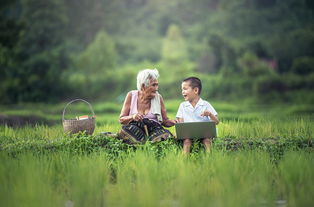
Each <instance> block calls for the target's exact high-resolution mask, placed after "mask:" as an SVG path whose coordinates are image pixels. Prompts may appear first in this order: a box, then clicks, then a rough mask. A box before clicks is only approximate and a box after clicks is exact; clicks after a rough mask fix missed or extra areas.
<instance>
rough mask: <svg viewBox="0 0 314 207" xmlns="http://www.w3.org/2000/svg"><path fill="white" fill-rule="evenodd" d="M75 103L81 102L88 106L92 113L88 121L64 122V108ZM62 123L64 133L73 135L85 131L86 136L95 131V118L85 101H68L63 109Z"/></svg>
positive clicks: (72, 120)
mask: <svg viewBox="0 0 314 207" xmlns="http://www.w3.org/2000/svg"><path fill="white" fill-rule="evenodd" d="M76 101H83V102H85V103H87V104H88V105H89V108H90V110H91V111H92V113H93V116H92V117H88V119H84V120H77V119H70V120H65V119H64V113H65V110H66V108H67V107H68V106H69V105H70V104H71V103H73V102H76ZM62 123H63V128H64V132H66V133H70V134H75V133H78V132H83V131H85V133H86V134H88V135H92V134H93V132H94V130H95V126H96V118H95V113H94V110H93V108H92V106H91V105H90V103H88V102H87V101H85V100H83V99H75V100H73V101H70V102H69V103H68V104H67V105H66V106H65V107H64V109H63V114H62Z"/></svg>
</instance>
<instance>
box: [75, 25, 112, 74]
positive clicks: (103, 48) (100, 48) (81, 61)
mask: <svg viewBox="0 0 314 207" xmlns="http://www.w3.org/2000/svg"><path fill="white" fill-rule="evenodd" d="M115 64H116V51H115V45H114V42H113V40H112V39H111V38H110V36H109V35H108V34H107V33H106V32H104V31H100V32H99V33H97V35H96V37H95V40H94V41H93V42H91V43H90V44H89V45H88V47H87V48H86V50H84V51H83V52H82V53H81V54H80V55H79V56H78V58H77V60H76V61H75V63H74V65H75V66H74V67H75V68H76V70H77V71H79V72H82V73H83V74H84V76H99V73H104V72H106V71H109V70H112V69H114V68H115Z"/></svg>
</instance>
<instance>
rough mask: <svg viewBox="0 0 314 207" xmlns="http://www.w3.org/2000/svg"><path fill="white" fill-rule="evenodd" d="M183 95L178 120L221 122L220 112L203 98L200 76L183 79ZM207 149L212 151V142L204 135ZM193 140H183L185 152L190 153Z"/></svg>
mask: <svg viewBox="0 0 314 207" xmlns="http://www.w3.org/2000/svg"><path fill="white" fill-rule="evenodd" d="M181 87H182V95H183V98H184V100H185V101H184V102H182V103H181V104H180V106H179V109H178V112H177V115H176V117H177V122H199V121H213V122H215V123H216V124H218V123H219V120H218V113H217V112H216V110H215V109H214V108H213V107H212V105H211V104H210V103H208V102H207V101H204V100H203V99H201V97H200V94H201V91H202V82H201V80H200V79H199V78H196V77H189V78H186V79H184V80H183V81H182V85H181ZM202 142H203V144H204V146H205V150H206V151H207V152H210V147H211V142H212V140H211V139H210V138H206V137H204V139H203V140H202ZM191 144H192V142H191V140H190V139H188V138H187V139H184V140H183V153H184V154H188V153H189V152H190V148H191Z"/></svg>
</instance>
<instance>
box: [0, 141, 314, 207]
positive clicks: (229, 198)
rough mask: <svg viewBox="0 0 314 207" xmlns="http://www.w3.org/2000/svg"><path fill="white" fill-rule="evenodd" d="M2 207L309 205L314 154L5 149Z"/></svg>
mask: <svg viewBox="0 0 314 207" xmlns="http://www.w3.org/2000/svg"><path fill="white" fill-rule="evenodd" d="M0 159H1V165H0V183H1V188H0V202H1V206H13V207H14V206H65V205H66V204H74V206H191V205H193V206H195V205H197V206H276V202H278V201H280V202H285V203H286V205H287V206H310V205H311V204H312V203H313V197H312V196H311V195H312V194H313V192H314V188H313V186H314V185H313V184H314V183H313V180H314V176H313V172H314V167H313V161H314V160H313V159H314V158H313V155H312V154H310V153H306V152H295V151H288V152H286V153H285V157H284V159H283V160H282V161H280V162H279V163H278V164H277V165H275V164H273V163H271V162H270V159H269V155H268V154H267V153H265V152H263V151H238V152H224V151H218V150H214V151H213V152H212V154H210V155H207V154H201V155H200V156H198V157H197V158H195V157H184V156H182V155H181V153H179V152H176V151H172V150H169V151H168V152H167V154H166V155H165V156H164V157H163V158H161V159H157V158H156V157H155V156H154V155H153V154H151V152H150V150H149V149H148V148H145V147H143V148H142V149H140V150H137V151H135V152H128V153H125V154H121V155H120V156H119V158H118V159H116V160H115V161H113V160H111V159H109V157H108V156H107V155H106V153H105V152H98V153H92V154H90V155H77V156H72V155H71V154H69V153H66V152H61V153H53V154H50V155H41V156H35V155H31V154H21V155H19V156H18V157H17V158H14V159H12V157H9V156H8V155H6V154H5V153H3V152H1V153H0Z"/></svg>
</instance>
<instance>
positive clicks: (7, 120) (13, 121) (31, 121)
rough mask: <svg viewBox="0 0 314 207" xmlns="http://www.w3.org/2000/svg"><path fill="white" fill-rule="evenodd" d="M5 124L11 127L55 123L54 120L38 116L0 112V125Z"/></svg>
mask: <svg viewBox="0 0 314 207" xmlns="http://www.w3.org/2000/svg"><path fill="white" fill-rule="evenodd" d="M5 124H6V125H8V126H11V127H21V126H25V125H35V124H46V125H53V124H55V121H51V120H47V119H45V118H42V117H38V116H14V115H12V116H8V115H1V114H0V125H5Z"/></svg>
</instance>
